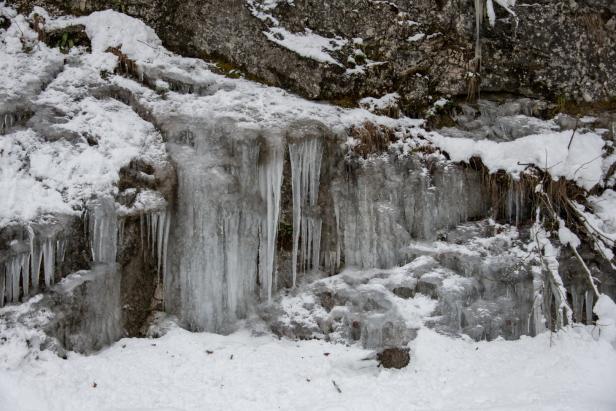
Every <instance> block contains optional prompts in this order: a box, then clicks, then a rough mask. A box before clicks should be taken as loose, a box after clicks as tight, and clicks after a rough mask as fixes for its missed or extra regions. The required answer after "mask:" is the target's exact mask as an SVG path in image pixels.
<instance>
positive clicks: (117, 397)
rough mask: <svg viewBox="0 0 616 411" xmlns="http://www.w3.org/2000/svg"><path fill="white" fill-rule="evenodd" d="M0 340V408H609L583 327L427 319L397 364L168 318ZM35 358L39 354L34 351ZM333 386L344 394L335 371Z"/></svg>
mask: <svg viewBox="0 0 616 411" xmlns="http://www.w3.org/2000/svg"><path fill="white" fill-rule="evenodd" d="M14 348H15V347H12V346H10V345H8V346H7V344H5V345H0V409H6V410H9V409H10V410H13V411H20V410H30V409H36V410H39V411H43V410H60V409H61V410H65V411H70V410H85V409H87V410H105V409H155V410H177V409H181V410H200V409H212V410H218V409H220V410H222V409H226V410H246V409H251V410H271V409H295V410H374V409H391V410H529V409H532V410H579V409H586V410H589V409H592V410H613V409H614V407H616V397H615V396H614V395H613V383H614V381H615V380H616V351H615V350H614V349H613V348H612V347H611V346H610V345H609V344H608V343H606V342H605V341H602V340H600V341H594V340H593V338H592V337H591V335H590V331H589V330H587V329H586V328H582V327H580V328H575V329H566V330H565V331H563V332H560V333H558V334H553V335H550V334H549V333H545V334H542V335H541V336H539V337H536V338H522V339H520V340H519V341H513V342H510V341H503V340H498V341H494V342H490V343H486V342H479V343H476V342H471V341H469V340H466V339H459V338H458V339H453V338H450V337H447V336H444V335H440V334H438V333H436V332H434V331H431V330H427V329H422V330H420V332H419V335H418V337H417V339H415V340H414V341H413V342H412V343H411V349H412V351H411V364H410V366H409V367H407V368H405V369H403V370H386V369H381V368H377V366H376V362H375V361H374V360H373V359H370V358H371V355H370V352H368V351H366V350H362V349H359V348H357V347H356V346H350V347H347V346H345V345H342V344H329V343H325V342H322V341H317V340H310V341H297V342H294V341H290V340H287V339H282V340H279V339H277V338H275V337H272V336H270V335H263V336H258V337H257V336H252V335H251V334H250V332H249V331H247V330H242V331H239V332H237V333H235V334H232V335H229V336H220V335H215V334H207V333H201V334H198V333H195V334H193V333H189V332H187V331H184V330H181V329H178V328H173V329H172V330H171V331H169V333H168V334H167V335H165V336H163V337H162V338H160V339H147V338H144V339H136V338H130V339H123V340H120V341H118V342H117V343H115V344H113V345H112V346H111V347H109V348H107V349H104V350H103V351H101V352H100V353H98V354H96V355H92V356H82V355H79V354H74V353H69V357H68V359H67V360H62V359H60V358H58V357H56V356H54V355H53V354H51V353H49V352H41V353H38V354H37V357H35V356H33V355H31V356H28V357H23V354H24V353H23V351H21V350H14ZM36 358H38V359H36ZM332 381H335V383H336V385H338V386H339V387H340V390H341V392H340V393H339V392H338V391H337V390H336V389H335V387H334V385H333V382H332Z"/></svg>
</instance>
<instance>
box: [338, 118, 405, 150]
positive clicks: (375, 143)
mask: <svg viewBox="0 0 616 411" xmlns="http://www.w3.org/2000/svg"><path fill="white" fill-rule="evenodd" d="M349 132H350V136H351V137H353V138H355V139H357V140H359V144H358V145H357V146H356V147H355V148H354V149H353V151H354V152H355V153H357V154H359V155H360V156H362V157H363V158H366V157H368V156H369V155H370V154H375V153H382V152H385V151H387V148H388V147H389V144H390V143H392V142H394V141H396V132H395V131H394V130H393V129H391V128H389V127H386V126H383V125H378V124H374V123H372V122H370V121H365V122H364V123H363V124H361V125H360V126H353V127H351V129H350V131H349Z"/></svg>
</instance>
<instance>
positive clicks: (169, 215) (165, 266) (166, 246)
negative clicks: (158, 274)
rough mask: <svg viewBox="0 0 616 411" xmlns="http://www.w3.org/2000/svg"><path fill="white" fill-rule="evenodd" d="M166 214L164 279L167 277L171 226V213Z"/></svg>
mask: <svg viewBox="0 0 616 411" xmlns="http://www.w3.org/2000/svg"><path fill="white" fill-rule="evenodd" d="M166 213H167V216H166V221H167V224H165V233H164V234H163V258H162V260H163V271H162V274H163V278H165V276H166V275H167V248H168V244H169V227H170V226H171V213H170V212H169V211H166Z"/></svg>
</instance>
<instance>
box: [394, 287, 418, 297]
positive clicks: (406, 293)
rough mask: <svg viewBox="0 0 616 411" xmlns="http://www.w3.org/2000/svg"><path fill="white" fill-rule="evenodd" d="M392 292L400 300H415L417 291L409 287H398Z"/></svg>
mask: <svg viewBox="0 0 616 411" xmlns="http://www.w3.org/2000/svg"><path fill="white" fill-rule="evenodd" d="M392 291H393V293H394V294H396V295H397V296H398V297H400V298H413V297H414V296H415V290H413V289H412V288H409V287H396V288H394V289H393V290H392Z"/></svg>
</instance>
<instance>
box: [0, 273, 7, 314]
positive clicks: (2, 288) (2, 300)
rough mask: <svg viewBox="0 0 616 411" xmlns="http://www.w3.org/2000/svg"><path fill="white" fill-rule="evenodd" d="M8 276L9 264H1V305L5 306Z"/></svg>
mask: <svg viewBox="0 0 616 411" xmlns="http://www.w3.org/2000/svg"><path fill="white" fill-rule="evenodd" d="M6 277H7V266H6V263H5V264H4V265H3V266H0V307H4V296H5V292H6Z"/></svg>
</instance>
